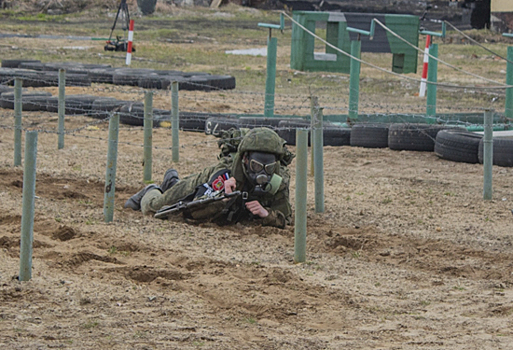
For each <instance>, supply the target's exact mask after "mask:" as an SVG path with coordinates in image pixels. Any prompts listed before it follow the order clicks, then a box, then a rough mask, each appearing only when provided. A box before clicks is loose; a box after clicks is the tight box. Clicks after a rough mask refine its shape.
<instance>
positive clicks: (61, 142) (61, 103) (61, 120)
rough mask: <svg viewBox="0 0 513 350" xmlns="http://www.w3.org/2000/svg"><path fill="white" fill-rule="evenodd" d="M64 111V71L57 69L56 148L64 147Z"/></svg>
mask: <svg viewBox="0 0 513 350" xmlns="http://www.w3.org/2000/svg"><path fill="white" fill-rule="evenodd" d="M65 112H66V71H65V70H64V69H59V106H58V115H59V131H58V133H59V140H58V142H57V149H63V148H64V115H65Z"/></svg>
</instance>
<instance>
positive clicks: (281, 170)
mask: <svg viewBox="0 0 513 350" xmlns="http://www.w3.org/2000/svg"><path fill="white" fill-rule="evenodd" d="M219 146H220V147H221V150H222V151H221V155H220V156H219V162H218V163H217V164H216V165H213V166H210V167H207V168H205V169H203V171H201V172H199V173H196V174H192V175H189V176H187V177H185V178H183V179H179V176H178V173H177V171H176V170H174V169H168V170H167V171H166V173H165V175H164V180H163V182H162V184H161V185H160V186H157V185H155V184H152V185H148V186H146V187H145V188H144V189H142V190H141V191H139V192H138V193H136V194H135V195H133V196H132V197H130V198H129V199H128V200H127V201H126V203H125V208H132V209H133V210H141V211H142V212H143V214H145V215H148V214H155V213H156V215H155V216H156V217H157V218H167V217H168V213H173V212H182V213H183V215H184V216H185V217H186V218H188V219H193V220H199V221H206V220H208V221H213V222H217V223H219V224H229V223H236V222H239V221H244V220H248V219H250V220H255V221H257V222H260V223H261V224H262V225H264V226H274V227H279V228H284V227H285V226H286V225H287V224H290V223H291V215H292V210H291V206H290V203H289V182H290V175H289V170H288V168H287V166H288V165H289V164H290V162H291V161H292V159H293V157H294V155H293V154H292V153H291V152H290V151H288V150H287V147H286V145H285V141H284V140H283V139H282V138H281V137H280V136H279V135H278V134H277V133H276V132H274V131H273V130H271V129H269V128H255V129H251V130H249V131H247V132H246V131H244V130H230V131H229V132H228V133H227V135H224V137H223V138H222V141H220V142H219ZM209 198H210V199H209ZM216 198H217V199H222V200H215V199H216ZM203 204H206V205H203Z"/></svg>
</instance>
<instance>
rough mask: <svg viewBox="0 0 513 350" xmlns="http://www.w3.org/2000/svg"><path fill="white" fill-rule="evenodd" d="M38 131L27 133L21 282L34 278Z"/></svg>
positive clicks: (21, 243) (22, 216) (22, 217)
mask: <svg viewBox="0 0 513 350" xmlns="http://www.w3.org/2000/svg"><path fill="white" fill-rule="evenodd" d="M36 160H37V131H27V132H26V133H25V167H24V170H23V208H22V215H21V240H20V276H19V280H20V281H28V280H30V279H31V278H32V242H33V240H34V201H35V198H36Z"/></svg>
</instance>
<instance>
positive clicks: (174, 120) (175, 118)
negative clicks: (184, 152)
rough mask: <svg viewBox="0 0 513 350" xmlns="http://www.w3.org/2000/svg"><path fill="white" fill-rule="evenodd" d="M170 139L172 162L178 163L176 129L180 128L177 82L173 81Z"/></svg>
mask: <svg viewBox="0 0 513 350" xmlns="http://www.w3.org/2000/svg"><path fill="white" fill-rule="evenodd" d="M171 112H172V113H171V138H172V147H171V149H172V160H173V162H175V163H176V162H178V161H179V160H180V152H179V150H180V148H179V147H180V141H179V140H178V128H179V127H180V126H179V125H180V123H179V120H180V117H179V110H178V82H177V81H173V83H172V84H171Z"/></svg>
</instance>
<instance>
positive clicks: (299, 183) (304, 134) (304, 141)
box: [294, 129, 308, 263]
mask: <svg viewBox="0 0 513 350" xmlns="http://www.w3.org/2000/svg"><path fill="white" fill-rule="evenodd" d="M307 176H308V130H307V129H296V204H295V219H294V262H295V263H303V262H305V261H306V199H307V192H306V189H307Z"/></svg>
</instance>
